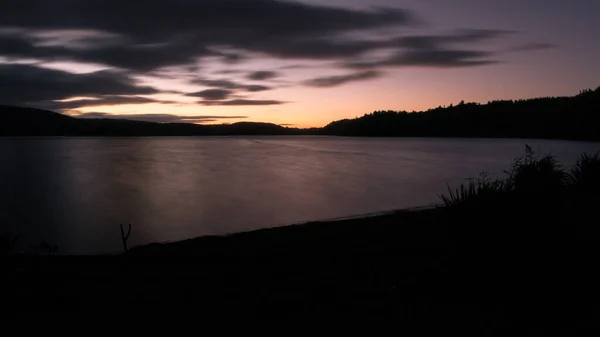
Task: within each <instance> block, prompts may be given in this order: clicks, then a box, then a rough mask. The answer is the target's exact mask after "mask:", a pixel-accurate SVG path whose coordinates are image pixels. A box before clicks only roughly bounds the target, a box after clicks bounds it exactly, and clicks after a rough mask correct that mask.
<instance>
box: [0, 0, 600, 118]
mask: <svg viewBox="0 0 600 337" xmlns="http://www.w3.org/2000/svg"><path fill="white" fill-rule="evenodd" d="M325 5H327V6H333V7H334V8H333V9H332V8H331V7H325ZM381 8H385V9H381ZM598 13H600V2H598V1H593V0H572V1H568V2H567V1H560V2H559V1H542V0H521V1H517V0H503V1H477V0H452V1H448V0H420V1H416V0H415V1H400V0H369V1H364V0H328V1H318V0H302V1H299V2H293V1H290V0H281V1H276V0H254V1H240V0H220V1H216V0H205V1H189V0H171V1H157V0H150V1H146V2H143V3H142V2H139V3H137V2H136V3H135V4H134V2H131V3H129V2H127V3H125V2H123V1H105V2H103V3H102V4H101V5H97V4H91V3H88V2H85V1H84V2H81V1H73V0H56V1H52V2H48V1H42V0H4V1H2V3H0V89H1V90H0V104H2V103H4V104H15V105H28V106H34V107H41V108H48V109H52V110H55V111H62V112H65V113H69V114H86V113H89V114H90V115H89V117H94V116H111V115H114V116H115V117H121V118H122V117H123V116H126V117H127V116H131V115H138V116H137V118H140V119H146V120H153V121H187V122H218V123H223V122H235V121H238V120H247V121H266V122H275V123H281V124H294V125H298V126H322V125H324V124H326V123H328V122H329V121H332V120H336V119H340V118H352V117H356V116H360V115H362V114H364V113H368V112H371V111H373V110H380V109H395V110H422V109H427V108H430V107H435V106H438V105H447V104H450V103H457V102H459V101H461V100H465V101H477V102H487V101H488V100H493V99H518V98H527V97H536V96H555V95H573V94H576V93H577V92H578V91H579V90H581V89H585V88H596V87H598V86H599V85H600V67H598V65H597V60H600V43H598V38H597V36H596V33H597V32H599V31H600V21H598V20H597V15H598Z"/></svg>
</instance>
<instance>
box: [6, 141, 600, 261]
mask: <svg viewBox="0 0 600 337" xmlns="http://www.w3.org/2000/svg"><path fill="white" fill-rule="evenodd" d="M526 142H527V143H528V144H530V145H532V146H533V148H534V149H538V150H540V151H541V152H552V153H553V154H555V155H556V156H557V157H558V158H559V159H560V160H562V161H563V162H564V163H565V164H570V163H572V162H574V161H575V160H576V158H577V157H578V156H579V154H580V153H581V152H582V151H587V152H595V151H598V150H600V144H598V143H582V142H562V141H525V140H478V139H471V140H466V139H358V138H330V137H276V138H269V137H214V138H133V139H127V138H112V139H103V138H77V139H59V138H57V139H1V140H0V212H1V214H2V215H3V217H2V227H3V228H9V229H12V230H15V231H19V232H21V233H22V235H23V238H24V239H26V240H24V242H23V243H24V244H25V243H26V244H29V245H31V244H37V243H39V242H40V241H41V240H42V239H46V240H47V241H48V242H50V243H56V244H58V245H59V248H60V250H61V252H66V253H98V252H119V251H120V250H121V249H122V248H121V243H120V232H119V224H120V223H123V224H127V223H131V224H132V225H133V230H132V235H131V239H130V244H131V245H136V244H142V243H147V242H153V241H172V240H180V239H185V238H189V237H194V236H199V235H207V234H222V233H229V232H236V231H244V230H250V229H255V228H259V227H267V226H275V225H285V224H291V223H295V222H301V221H308V220H316V219H325V218H334V217H341V216H348V215H354V214H361V213H369V212H376V211H384V210H390V209H395V208H404V207H413V206H420V205H424V204H429V203H433V202H437V201H438V200H437V194H438V193H442V192H444V191H445V189H446V184H447V183H449V184H458V183H460V182H462V181H464V180H465V179H466V178H471V177H476V176H477V175H478V174H479V172H481V171H482V170H488V171H490V173H491V174H492V175H500V174H501V173H502V170H503V169H505V168H507V166H508V165H509V164H510V161H511V160H512V158H514V157H515V156H518V155H522V154H523V150H524V144H525V143H526Z"/></svg>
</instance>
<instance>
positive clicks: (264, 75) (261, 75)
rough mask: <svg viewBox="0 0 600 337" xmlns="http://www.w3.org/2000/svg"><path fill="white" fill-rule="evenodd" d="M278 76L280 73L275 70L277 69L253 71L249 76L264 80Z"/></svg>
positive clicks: (255, 79) (252, 78) (251, 78)
mask: <svg viewBox="0 0 600 337" xmlns="http://www.w3.org/2000/svg"><path fill="white" fill-rule="evenodd" d="M277 76H279V74H277V72H275V71H266V70H262V71H255V72H252V73H250V74H248V76H247V77H248V79H250V80H254V81H263V80H270V79H272V78H275V77H277Z"/></svg>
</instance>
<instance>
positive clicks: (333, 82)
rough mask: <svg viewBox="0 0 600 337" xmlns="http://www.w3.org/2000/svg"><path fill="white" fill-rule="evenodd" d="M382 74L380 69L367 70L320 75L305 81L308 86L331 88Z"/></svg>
mask: <svg viewBox="0 0 600 337" xmlns="http://www.w3.org/2000/svg"><path fill="white" fill-rule="evenodd" d="M381 75H382V74H381V73H380V72H378V71H374V70H367V71H363V72H358V73H352V74H348V75H338V76H325V77H318V78H314V79H311V80H308V81H305V82H304V84H305V85H307V86H310V87H317V88H330V87H336V86H340V85H343V84H346V83H350V82H356V81H364V80H370V79H374V78H377V77H380V76H381Z"/></svg>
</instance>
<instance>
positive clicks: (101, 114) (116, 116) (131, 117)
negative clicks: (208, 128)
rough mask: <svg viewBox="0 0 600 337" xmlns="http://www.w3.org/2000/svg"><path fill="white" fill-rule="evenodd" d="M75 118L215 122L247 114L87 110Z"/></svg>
mask: <svg viewBox="0 0 600 337" xmlns="http://www.w3.org/2000/svg"><path fill="white" fill-rule="evenodd" d="M73 117H77V118H110V119H128V120H137V121H144V122H154V123H206V122H215V121H218V120H222V119H244V118H248V116H204V115H192V116H183V115H171V114H134V115H119V114H109V113H105V112H87V113H82V114H78V115H73Z"/></svg>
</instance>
